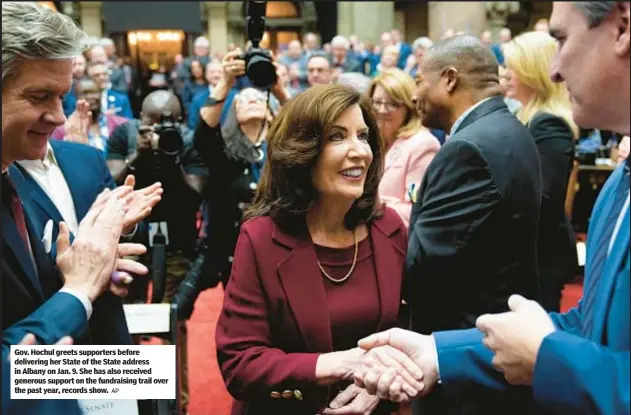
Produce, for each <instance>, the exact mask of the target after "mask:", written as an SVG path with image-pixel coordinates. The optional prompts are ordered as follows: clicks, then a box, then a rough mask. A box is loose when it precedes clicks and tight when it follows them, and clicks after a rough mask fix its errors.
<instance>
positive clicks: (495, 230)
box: [403, 35, 542, 414]
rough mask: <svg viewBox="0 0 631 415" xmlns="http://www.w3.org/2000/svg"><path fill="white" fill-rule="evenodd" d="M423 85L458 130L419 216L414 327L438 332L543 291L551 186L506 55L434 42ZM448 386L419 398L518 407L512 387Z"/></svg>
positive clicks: (442, 119) (435, 119) (452, 405)
mask: <svg viewBox="0 0 631 415" xmlns="http://www.w3.org/2000/svg"><path fill="white" fill-rule="evenodd" d="M416 84H417V92H416V97H415V99H416V105H417V110H418V111H419V114H420V116H421V119H422V122H423V125H425V126H426V127H428V128H436V129H440V130H443V131H449V136H450V139H449V140H447V142H446V143H445V144H444V145H443V147H442V148H441V150H440V151H439V152H438V153H437V154H436V156H435V157H434V160H433V161H432V163H431V164H430V165H429V167H428V169H427V172H426V173H425V176H424V178H423V181H422V183H421V186H420V189H419V192H418V195H417V201H416V203H415V205H414V207H413V209H412V215H411V220H410V240H409V246H408V253H407V270H406V282H405V283H406V287H405V289H404V293H403V295H404V298H405V299H406V301H407V302H408V304H410V307H411V314H412V329H413V330H414V331H416V332H418V333H423V334H430V333H432V332H435V331H440V330H450V329H464V328H472V327H475V321H476V319H477V317H478V316H480V315H482V314H484V313H498V312H503V311H507V300H508V297H509V296H510V295H511V294H514V293H519V294H521V295H524V296H526V297H528V298H534V299H538V297H539V287H538V278H537V257H536V249H535V248H536V237H537V232H536V229H537V222H538V218H539V206H540V202H541V186H542V185H541V174H540V166H539V156H538V154H537V149H536V147H535V144H534V140H533V138H532V136H531V135H530V133H529V132H528V129H527V128H526V127H525V126H523V125H522V124H521V123H520V122H519V121H518V120H517V119H516V118H515V117H514V116H513V115H512V114H511V113H510V111H509V110H508V108H507V107H506V104H505V103H504V100H503V98H502V95H501V89H500V85H499V77H498V66H497V61H496V59H495V57H494V56H493V54H492V53H491V52H490V51H489V49H488V48H487V47H486V46H485V45H484V44H483V43H482V42H481V41H480V40H478V39H477V38H475V37H473V36H467V35H464V36H455V37H451V38H448V39H444V40H441V41H439V42H437V43H436V44H434V46H433V47H432V48H431V49H429V50H428V51H427V52H426V55H425V57H424V59H423V63H422V65H421V68H420V70H419V72H418V73H417V76H416ZM447 300H449V301H447ZM442 392H443V391H442V390H440V388H439V389H438V390H437V391H436V392H435V393H434V394H432V395H431V396H430V397H429V398H430V399H429V400H423V401H419V402H417V403H416V404H417V406H418V407H419V408H420V406H421V405H423V406H431V407H433V408H434V410H437V412H436V413H466V414H487V413H492V412H494V410H496V409H497V408H505V409H507V408H511V410H510V411H508V410H507V411H500V412H502V413H519V411H517V412H515V411H514V410H516V408H515V406H517V407H519V404H516V402H519V398H518V397H517V396H515V395H512V394H511V395H510V396H509V394H504V395H502V396H497V397H496V396H491V395H490V394H491V392H489V393H488V395H485V394H484V393H480V392H477V394H476V395H475V396H466V395H460V396H458V397H452V396H449V397H447V396H446V395H442ZM500 400H501V401H500ZM507 405H511V406H507ZM417 409H418V408H417ZM430 413H433V412H430Z"/></svg>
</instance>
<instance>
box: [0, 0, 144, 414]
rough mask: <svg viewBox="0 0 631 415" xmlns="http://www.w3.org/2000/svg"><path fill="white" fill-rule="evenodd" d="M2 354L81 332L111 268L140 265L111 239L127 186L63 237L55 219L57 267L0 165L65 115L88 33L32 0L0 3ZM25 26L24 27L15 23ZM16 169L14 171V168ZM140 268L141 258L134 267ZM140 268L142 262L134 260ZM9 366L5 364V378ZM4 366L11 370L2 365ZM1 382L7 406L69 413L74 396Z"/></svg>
mask: <svg viewBox="0 0 631 415" xmlns="http://www.w3.org/2000/svg"><path fill="white" fill-rule="evenodd" d="M2 26H3V28H4V30H8V32H6V33H4V34H3V36H2V56H3V67H2V108H3V118H2V173H3V174H2V211H1V216H2V227H1V229H2V238H3V244H2V260H1V261H0V266H1V270H2V274H1V275H2V293H1V295H2V302H1V304H2V330H3V339H2V340H3V341H2V358H3V360H5V359H6V358H7V357H8V354H9V349H10V346H11V345H15V344H18V343H19V342H20V340H21V339H22V338H23V337H24V336H25V335H26V334H27V333H32V334H34V335H35V337H36V339H37V341H38V343H40V344H54V343H55V342H56V341H58V340H59V339H60V338H61V337H63V336H72V337H73V338H81V337H82V336H83V335H84V334H85V333H86V332H87V331H88V321H89V320H90V318H91V317H92V314H93V304H94V303H95V302H97V299H100V298H101V297H102V294H103V293H104V292H106V291H107V289H108V287H110V286H111V281H110V277H111V275H112V271H113V270H114V268H116V269H117V270H119V271H130V272H135V271H136V270H139V268H138V266H139V265H140V264H137V263H135V262H133V261H125V260H121V259H118V258H117V253H118V254H119V255H138V254H142V253H143V252H145V248H144V247H143V246H139V245H137V244H119V243H118V242H119V239H120V235H121V231H122V228H123V222H124V218H125V210H124V206H125V201H124V200H123V199H122V198H124V197H125V196H127V195H128V194H129V193H130V192H131V190H132V189H131V188H130V187H121V188H120V189H121V190H116V191H112V192H105V193H103V194H101V195H100V196H99V198H98V199H97V201H96V202H95V203H94V205H93V206H92V208H91V209H90V210H89V211H88V213H86V214H85V218H84V220H83V221H82V222H81V223H80V224H79V225H78V230H77V233H76V235H75V238H74V241H73V242H72V244H71V241H70V232H69V229H68V225H66V224H60V231H59V236H58V238H57V242H56V245H57V251H58V252H57V259H56V264H55V265H56V266H53V264H52V263H51V261H50V258H49V257H48V251H49V249H50V248H49V247H47V246H46V245H45V244H44V243H43V242H42V240H41V239H40V234H41V230H42V229H43V228H44V224H42V223H40V222H39V219H38V215H37V214H36V213H34V211H33V210H34V209H33V202H32V200H31V199H30V194H24V195H22V197H20V196H21V195H18V194H17V192H16V190H15V188H14V184H13V181H12V180H11V178H10V177H9V175H8V173H7V171H8V169H9V167H10V166H11V165H12V164H13V162H14V161H16V160H24V159H43V158H44V155H45V154H46V149H47V142H48V138H49V137H50V135H51V134H52V132H53V131H54V129H55V128H56V127H58V126H59V125H61V124H63V122H64V120H65V117H64V115H63V109H62V105H61V100H60V98H59V97H61V96H63V95H64V94H65V93H66V92H68V91H69V90H70V87H71V83H72V62H73V58H74V57H75V56H77V55H79V54H80V53H81V52H82V46H81V44H82V43H81V42H82V40H83V39H85V37H86V35H85V33H84V32H82V31H81V30H80V29H78V28H77V27H76V25H75V23H74V22H73V21H72V20H71V19H70V18H68V17H67V16H64V15H62V14H59V13H56V12H53V11H52V10H50V9H48V8H44V7H42V6H37V5H35V4H31V3H18V2H5V3H2ZM24 27H27V28H28V29H29V30H23V28H24ZM17 174H19V171H18V172H17ZM140 267H142V266H140ZM141 269H142V270H143V271H144V273H146V268H144V267H142V268H141ZM6 370H9V371H10V367H9V365H5V364H3V377H4V376H5V373H6ZM9 373H10V372H9ZM4 385H5V383H4V382H3V389H2V408H3V412H6V413H19V414H64V415H66V414H77V413H79V411H78V406H77V403H76V401H63V400H38V401H34V400H19V401H17V400H13V401H12V400H11V399H9V394H10V389H9V387H8V386H10V385H7V386H4Z"/></svg>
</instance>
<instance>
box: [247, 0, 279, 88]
mask: <svg viewBox="0 0 631 415" xmlns="http://www.w3.org/2000/svg"><path fill="white" fill-rule="evenodd" d="M266 5H267V2H266V1H248V2H247V18H246V24H247V27H246V34H247V37H248V40H249V41H250V42H252V47H251V48H250V49H248V50H247V51H246V52H245V53H244V54H243V55H242V56H241V59H243V60H245V73H246V75H247V76H248V78H249V79H250V81H251V82H252V84H254V86H255V87H257V88H259V89H262V90H265V91H267V90H269V89H271V88H272V86H274V84H275V83H276V67H275V66H274V64H273V63H272V56H271V55H270V53H269V52H268V51H266V50H265V49H262V48H260V47H259V44H260V42H261V39H263V33H264V32H265V6H266Z"/></svg>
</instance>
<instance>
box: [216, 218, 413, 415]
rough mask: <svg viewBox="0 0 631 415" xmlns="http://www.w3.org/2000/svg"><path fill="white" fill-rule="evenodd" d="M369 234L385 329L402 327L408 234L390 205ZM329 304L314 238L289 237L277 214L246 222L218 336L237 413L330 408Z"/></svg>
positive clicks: (222, 366) (381, 327)
mask: <svg viewBox="0 0 631 415" xmlns="http://www.w3.org/2000/svg"><path fill="white" fill-rule="evenodd" d="M369 234H370V236H369V237H370V238H371V243H372V250H373V259H374V263H375V270H376V274H377V285H378V287H379V298H380V303H381V304H380V309H381V318H380V322H379V327H378V331H382V330H386V329H389V328H391V327H394V326H396V325H397V317H398V313H399V309H400V305H401V284H402V272H403V266H404V260H405V252H406V247H407V232H406V229H405V227H404V226H403V222H402V221H401V219H400V218H399V216H398V215H397V213H396V212H395V211H394V210H392V209H389V208H386V209H385V212H384V215H383V216H382V217H381V218H380V219H378V220H376V221H374V223H372V224H371V225H370V226H369ZM348 301H356V302H360V301H363V298H362V297H361V296H360V295H359V294H358V297H357V298H349V299H348ZM327 305H328V303H327V297H326V291H325V288H324V285H323V282H322V275H321V273H320V270H319V268H318V265H317V257H316V252H315V247H314V246H313V242H312V241H311V238H310V237H309V236H308V235H307V236H305V237H297V236H292V235H289V234H287V233H284V232H283V231H281V229H280V228H279V227H278V225H276V223H275V222H274V221H273V220H272V219H271V218H270V217H258V218H255V219H252V220H250V221H248V222H246V223H244V224H243V226H242V227H241V233H240V235H239V240H238V242H237V246H236V249H235V253H234V261H233V268H232V274H231V277H230V283H229V284H228V286H227V289H226V293H225V296H224V304H223V309H222V312H221V314H220V316H219V321H218V322H217V332H216V342H217V358H218V361H219V367H220V369H221V373H222V375H223V378H224V381H225V383H226V387H227V388H228V391H229V392H230V394H231V395H232V396H233V397H234V398H235V399H237V400H238V401H241V402H237V403H236V404H235V407H233V412H232V413H233V414H235V415H236V414H248V415H252V414H274V415H279V414H292V415H296V414H309V415H312V414H314V413H316V412H317V410H318V409H322V408H325V407H326V406H327V405H328V403H329V402H330V401H331V400H332V399H333V398H334V396H331V395H332V393H331V388H328V387H321V386H318V385H317V384H316V378H315V368H316V361H317V359H318V356H319V355H320V354H321V353H328V352H332V351H333V348H332V335H331V323H330V320H329V314H328V312H327Z"/></svg>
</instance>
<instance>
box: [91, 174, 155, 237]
mask: <svg viewBox="0 0 631 415" xmlns="http://www.w3.org/2000/svg"><path fill="white" fill-rule="evenodd" d="M135 185H136V178H135V177H134V176H133V175H131V174H130V175H128V176H127V177H126V178H125V183H123V185H122V186H119V187H117V188H115V189H114V190H112V196H113V197H117V198H120V199H121V200H123V201H124V203H125V217H124V218H123V231H122V233H123V234H129V233H131V232H132V231H133V230H134V227H135V226H136V224H137V223H138V222H140V221H141V220H143V219H145V218H146V217H147V216H149V214H150V213H151V210H152V209H153V208H154V207H155V205H157V204H158V203H159V202H160V200H162V193H163V189H162V184H161V183H160V182H156V183H154V184H152V185H151V186H147V187H145V188H142V189H138V190H133V189H134V186H135ZM108 191H109V190H108ZM104 201H105V199H98V198H97V200H96V201H95V202H94V204H93V205H92V207H93V208H98V207H99V206H100V204H102V203H104Z"/></svg>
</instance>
